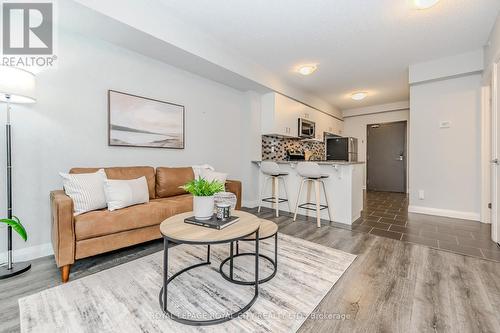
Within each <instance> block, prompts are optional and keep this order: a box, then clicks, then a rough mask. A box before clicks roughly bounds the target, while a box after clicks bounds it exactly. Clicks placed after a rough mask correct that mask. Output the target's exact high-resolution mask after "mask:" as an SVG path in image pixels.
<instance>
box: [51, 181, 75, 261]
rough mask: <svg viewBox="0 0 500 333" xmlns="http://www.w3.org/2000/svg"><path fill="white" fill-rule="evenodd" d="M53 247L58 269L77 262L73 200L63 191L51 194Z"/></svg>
mask: <svg viewBox="0 0 500 333" xmlns="http://www.w3.org/2000/svg"><path fill="white" fill-rule="evenodd" d="M50 209H51V213H52V232H51V234H52V247H53V249H54V257H55V258H56V263H57V266H58V267H62V266H66V265H71V264H73V263H74V262H75V239H76V238H75V225H74V219H73V200H72V199H71V198H70V197H69V196H67V195H66V193H64V191H62V190H58V191H52V192H50Z"/></svg>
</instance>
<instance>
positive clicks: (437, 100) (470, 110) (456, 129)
mask: <svg viewBox="0 0 500 333" xmlns="http://www.w3.org/2000/svg"><path fill="white" fill-rule="evenodd" d="M480 86H481V75H480V74H472V75H466V76H461V77H454V78H448V79H442V80H437V81H431V82H427V83H422V84H416V85H412V86H411V87H410V110H411V122H410V140H409V141H410V208H409V209H410V211H413V212H420V213H428V214H434V215H444V216H450V217H457V218H465V219H472V220H479V214H480V139H481V138H480V115H481V104H480V103H481V88H480ZM441 121H450V122H451V127H450V128H440V122H441ZM419 190H424V191H425V199H424V200H419V199H418V191H419Z"/></svg>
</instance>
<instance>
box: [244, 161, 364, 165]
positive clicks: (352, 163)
mask: <svg viewBox="0 0 500 333" xmlns="http://www.w3.org/2000/svg"><path fill="white" fill-rule="evenodd" d="M268 161H271V162H276V163H278V164H296V163H299V162H311V163H318V164H319V165H355V164H365V162H346V161H284V160H268ZM260 162H262V161H252V163H260Z"/></svg>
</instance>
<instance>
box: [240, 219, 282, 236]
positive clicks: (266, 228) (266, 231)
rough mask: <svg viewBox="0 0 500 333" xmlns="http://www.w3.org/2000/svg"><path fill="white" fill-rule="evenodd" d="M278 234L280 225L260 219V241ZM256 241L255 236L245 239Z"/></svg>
mask: <svg viewBox="0 0 500 333" xmlns="http://www.w3.org/2000/svg"><path fill="white" fill-rule="evenodd" d="M277 232H278V225H277V224H276V223H274V222H273V221H269V220H264V219H260V228H259V239H265V238H269V237H271V236H274V235H275V234H276V233H277ZM253 239H255V234H251V235H250V236H248V237H245V240H253Z"/></svg>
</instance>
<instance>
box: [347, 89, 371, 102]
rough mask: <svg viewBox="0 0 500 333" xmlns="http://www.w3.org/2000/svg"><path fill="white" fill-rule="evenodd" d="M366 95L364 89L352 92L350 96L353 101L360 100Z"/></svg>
mask: <svg viewBox="0 0 500 333" xmlns="http://www.w3.org/2000/svg"><path fill="white" fill-rule="evenodd" d="M366 96H368V93H366V92H364V91H359V92H355V93H354V94H352V95H351V98H352V99H353V100H355V101H360V100H362V99H365V98H366Z"/></svg>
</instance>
